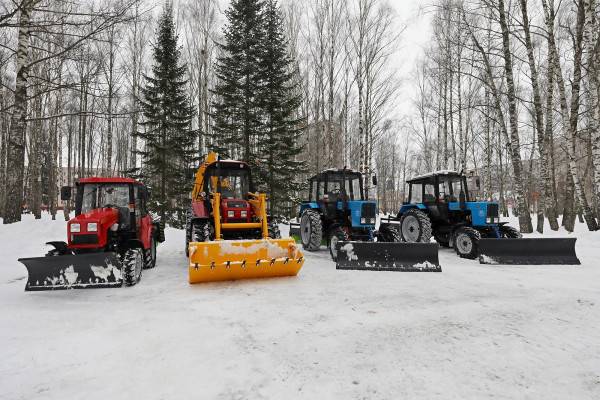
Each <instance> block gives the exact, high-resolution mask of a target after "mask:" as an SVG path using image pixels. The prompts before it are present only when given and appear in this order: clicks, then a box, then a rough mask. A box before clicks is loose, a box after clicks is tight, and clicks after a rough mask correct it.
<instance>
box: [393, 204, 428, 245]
mask: <svg viewBox="0 0 600 400" xmlns="http://www.w3.org/2000/svg"><path fill="white" fill-rule="evenodd" d="M400 231H401V233H402V240H403V241H405V242H409V243H415V242H423V243H429V242H430V241H431V220H430V219H429V216H428V215H427V214H425V213H424V212H423V211H421V210H418V209H416V208H413V209H410V210H408V211H407V212H406V213H405V214H404V215H402V218H401V219H400Z"/></svg>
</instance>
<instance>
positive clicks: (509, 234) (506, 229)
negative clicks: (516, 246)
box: [500, 225, 523, 239]
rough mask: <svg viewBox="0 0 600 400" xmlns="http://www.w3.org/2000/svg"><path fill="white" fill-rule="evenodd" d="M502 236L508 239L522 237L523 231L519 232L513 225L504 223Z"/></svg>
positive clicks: (501, 228) (501, 230) (501, 229)
mask: <svg viewBox="0 0 600 400" xmlns="http://www.w3.org/2000/svg"><path fill="white" fill-rule="evenodd" d="M500 237H502V238H506V239H521V238H522V237H523V235H521V232H519V231H518V230H516V229H515V228H513V227H512V226H508V225H502V226H501V227H500Z"/></svg>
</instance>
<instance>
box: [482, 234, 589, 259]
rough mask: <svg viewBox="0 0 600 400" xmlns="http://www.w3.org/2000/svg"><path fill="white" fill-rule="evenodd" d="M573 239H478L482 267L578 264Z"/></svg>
mask: <svg viewBox="0 0 600 400" xmlns="http://www.w3.org/2000/svg"><path fill="white" fill-rule="evenodd" d="M575 240H576V239H575V238H543V239H542V238H538V239H533V238H531V239H530V238H527V239H480V240H479V262H480V263H481V264H514V265H559V264H560V265H579V264H581V263H580V262H579V259H578V258H577V255H576V254H575Z"/></svg>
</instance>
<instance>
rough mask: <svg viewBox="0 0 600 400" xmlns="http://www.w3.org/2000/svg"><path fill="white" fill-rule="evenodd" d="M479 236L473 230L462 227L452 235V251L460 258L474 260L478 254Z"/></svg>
mask: <svg viewBox="0 0 600 400" xmlns="http://www.w3.org/2000/svg"><path fill="white" fill-rule="evenodd" d="M480 238H481V235H480V234H479V232H478V231H476V230H475V229H473V228H471V227H468V226H463V227H462V228H458V229H457V230H456V232H455V233H454V251H456V254H458V256H459V257H461V258H468V259H471V260H472V259H475V258H476V257H477V255H478V252H479V239H480Z"/></svg>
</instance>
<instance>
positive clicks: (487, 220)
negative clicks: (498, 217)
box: [485, 217, 494, 224]
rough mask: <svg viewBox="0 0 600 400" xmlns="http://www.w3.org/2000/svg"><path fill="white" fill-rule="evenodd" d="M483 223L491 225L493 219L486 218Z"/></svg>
mask: <svg viewBox="0 0 600 400" xmlns="http://www.w3.org/2000/svg"><path fill="white" fill-rule="evenodd" d="M485 222H486V223H487V224H491V223H493V222H494V219H493V218H490V217H487V218H486V219H485Z"/></svg>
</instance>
